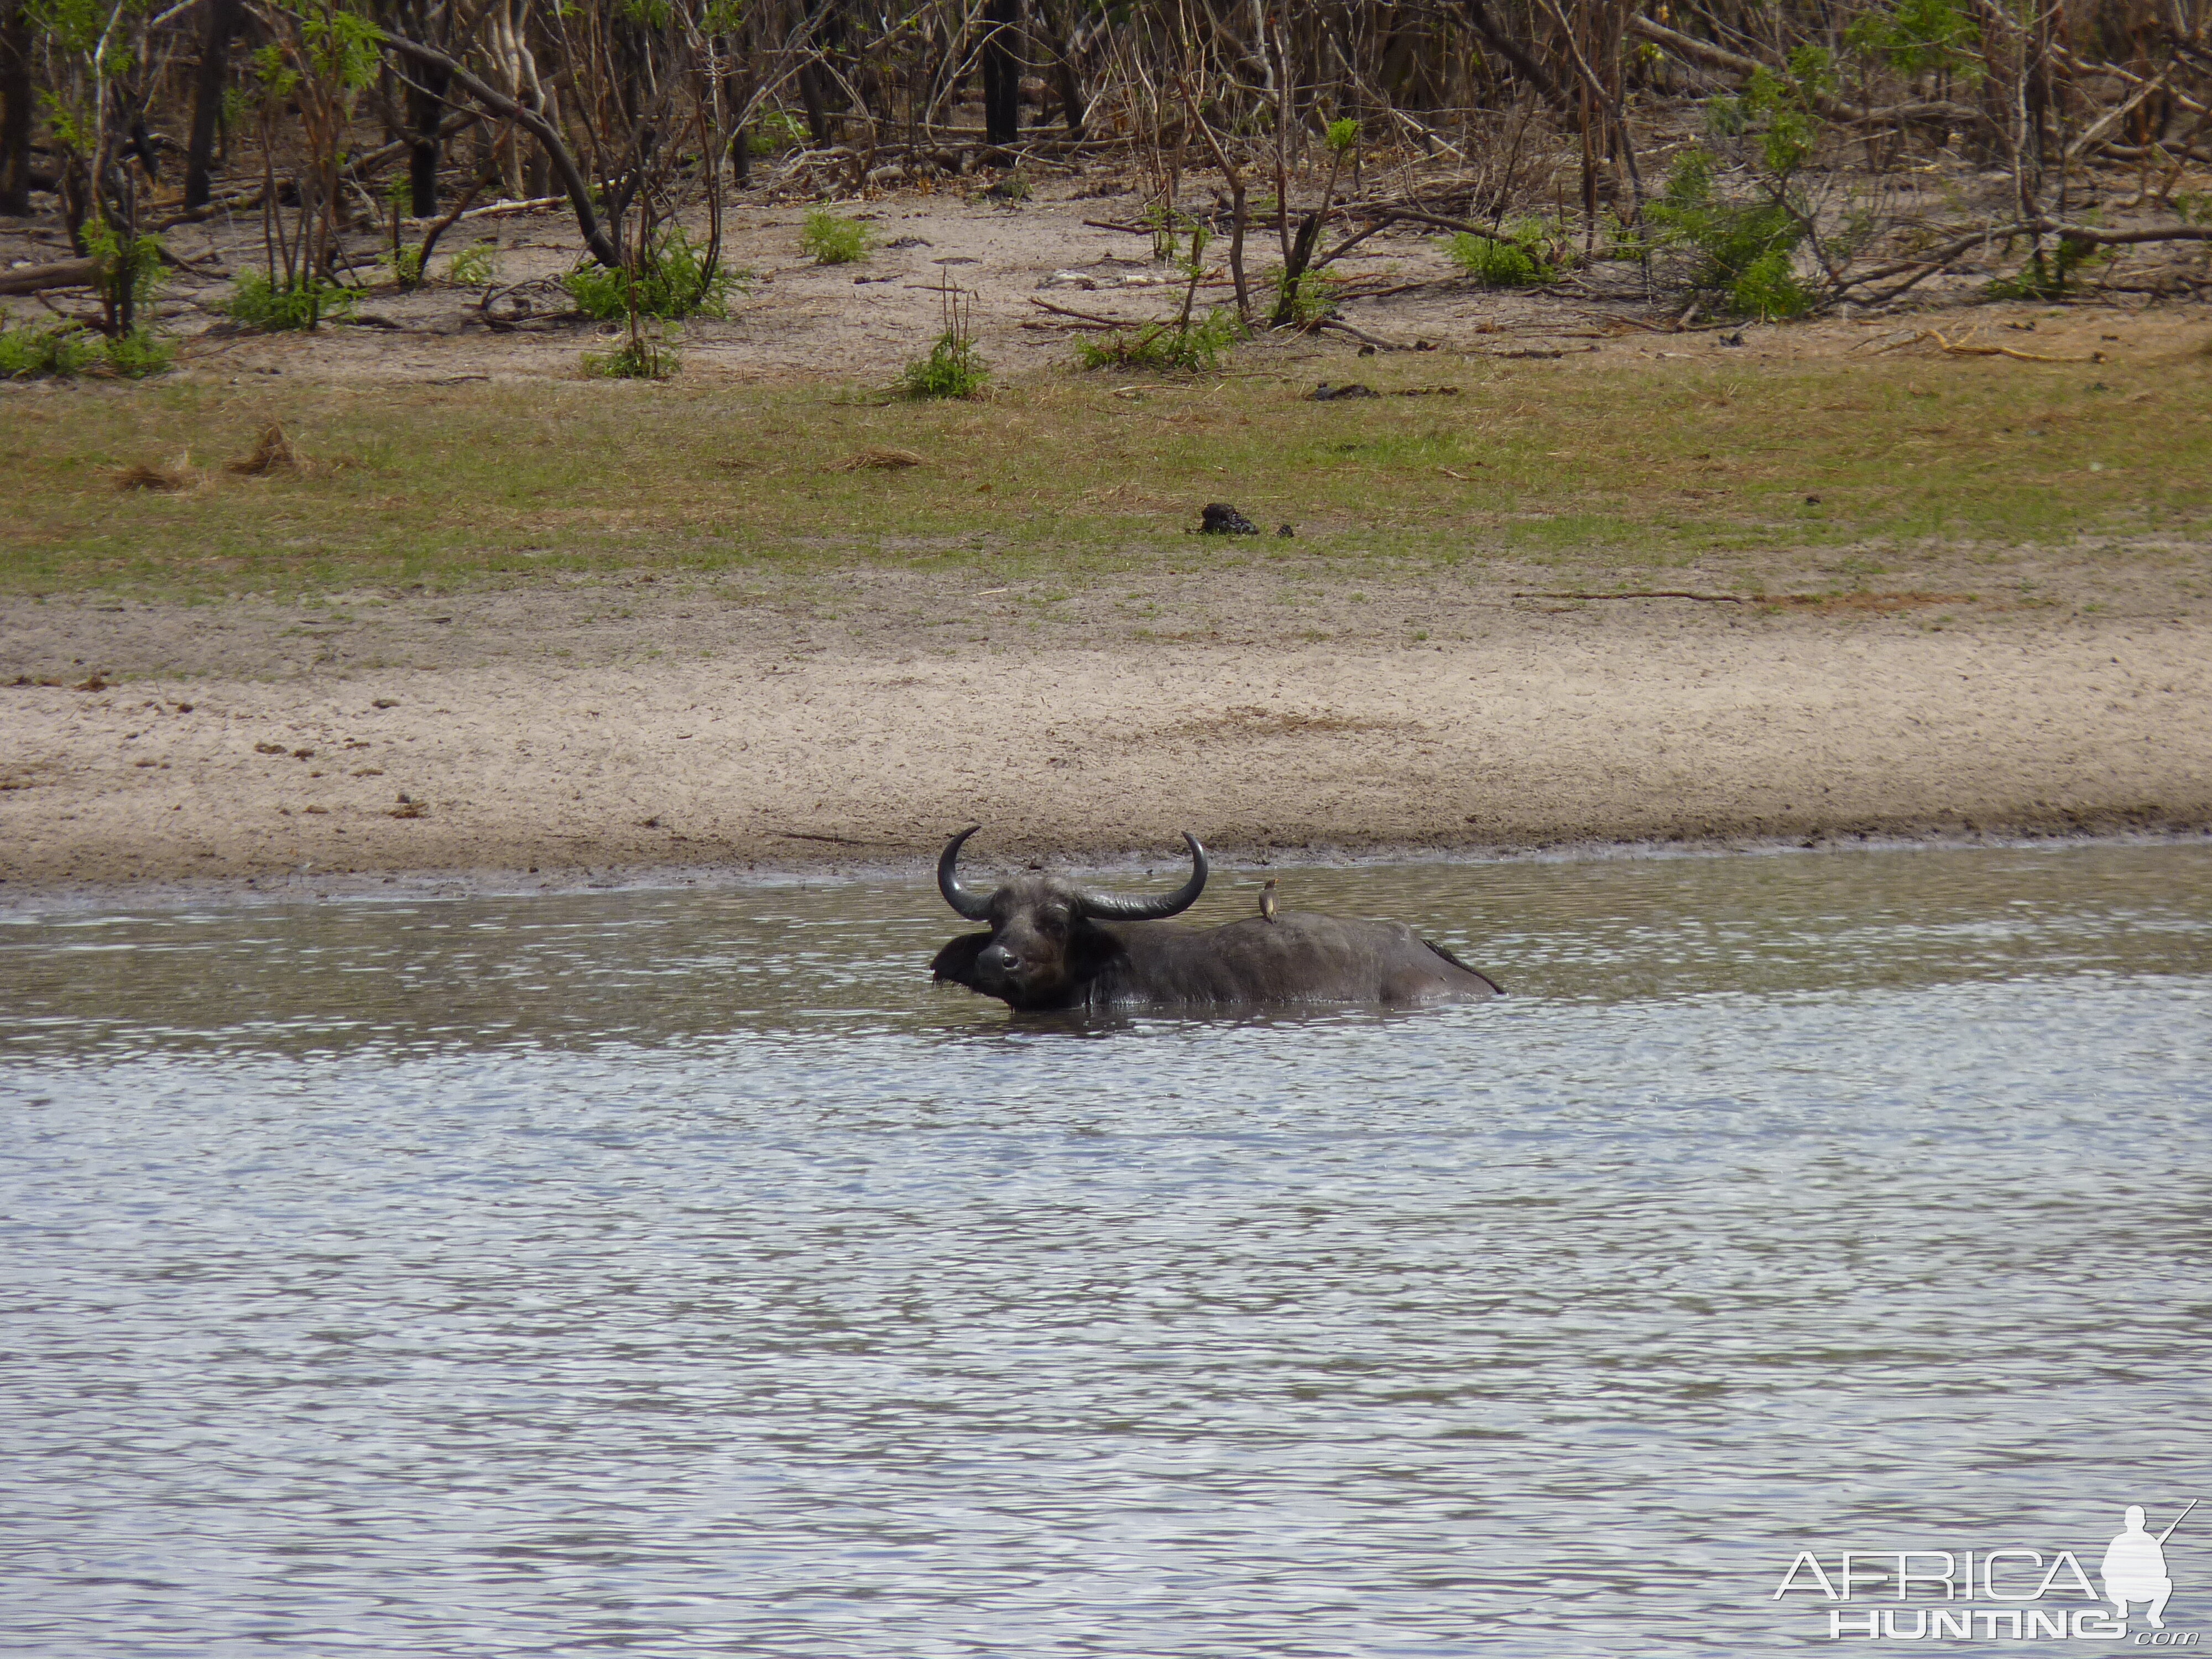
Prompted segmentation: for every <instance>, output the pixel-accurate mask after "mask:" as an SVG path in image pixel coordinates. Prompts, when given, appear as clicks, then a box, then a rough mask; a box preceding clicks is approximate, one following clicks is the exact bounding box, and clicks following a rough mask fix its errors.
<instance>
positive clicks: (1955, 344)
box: [1874, 328, 2105, 363]
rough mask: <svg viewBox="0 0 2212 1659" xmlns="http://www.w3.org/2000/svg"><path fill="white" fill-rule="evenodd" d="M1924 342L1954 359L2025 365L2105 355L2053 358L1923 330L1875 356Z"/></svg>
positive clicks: (1881, 348) (2098, 359)
mask: <svg viewBox="0 0 2212 1659" xmlns="http://www.w3.org/2000/svg"><path fill="white" fill-rule="evenodd" d="M1923 340H1933V341H1935V342H1936V344H1937V345H1939V346H1941V347H1942V348H1943V349H1944V350H1946V351H1948V352H1949V353H1950V354H1951V355H1952V356H1954V357H2011V358H2014V359H2015V360H2016V361H2018V362H2023V363H2101V362H2104V361H2105V354H2104V353H2103V352H2101V351H2093V352H2091V353H2090V354H2089V355H2088V356H2086V357H2052V356H2045V354H2044V353H2042V352H2039V351H2017V350H2015V349H2013V348H2012V347H2011V346H2002V345H1978V344H1976V343H1972V342H1970V341H1966V340H1951V339H1948V338H1947V337H1945V336H1944V334H1943V333H1942V331H1941V330H1940V329H1933V328H1923V329H1922V330H1921V331H1919V332H1918V333H1917V334H1915V335H1913V336H1912V337H1911V338H1910V339H1905V340H1892V341H1891V342H1890V343H1888V344H1887V345H1884V346H1877V347H1875V353H1874V355H1875V356H1877V357H1879V356H1881V355H1882V353H1884V352H1886V351H1902V350H1903V349H1905V347H1907V346H1914V345H1918V344H1919V343H1921V342H1922V341H1923Z"/></svg>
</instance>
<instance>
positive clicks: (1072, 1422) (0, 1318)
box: [0, 847, 2212, 1659]
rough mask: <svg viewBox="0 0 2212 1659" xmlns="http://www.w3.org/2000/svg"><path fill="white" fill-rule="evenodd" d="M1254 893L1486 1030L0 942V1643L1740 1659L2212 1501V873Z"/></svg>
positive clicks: (453, 941) (922, 930) (779, 964)
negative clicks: (1426, 965)
mask: <svg viewBox="0 0 2212 1659" xmlns="http://www.w3.org/2000/svg"><path fill="white" fill-rule="evenodd" d="M1159 879H1160V880H1162V881H1166V880H1171V879H1173V878H1172V877H1171V876H1170V875H1168V874H1167V873H1166V872H1163V874H1162V876H1161V877H1160V878H1159ZM1284 888H1285V897H1286V902H1287V903H1289V904H1290V905H1291V906H1294V907H1297V908H1321V909H1329V910H1334V911H1338V912H1340V913H1346V914H1364V915H1388V916H1394V917H1398V918H1401V919H1403V920H1406V921H1413V922H1415V923H1417V924H1418V925H1419V926H1421V927H1424V928H1425V930H1427V931H1428V932H1430V933H1431V934H1432V935H1433V936H1435V937H1437V938H1439V939H1443V940H1445V941H1446V942H1448V943H1449V944H1450V945H1452V946H1453V948H1454V949H1455V950H1457V951H1460V952H1461V953H1462V955H1464V956H1466V957H1468V960H1470V961H1472V962H1474V963H1478V964H1480V965H1481V966H1482V967H1484V968H1486V969H1489V970H1490V971H1492V973H1493V974H1495V975H1497V976H1498V978H1499V979H1501V980H1502V981H1504V983H1505V985H1506V986H1507V988H1508V989H1509V990H1510V992H1512V993H1513V994H1512V995H1511V996H1510V998H1509V999H1508V1000H1504V1001H1502V1002H1498V1003H1495V1004H1491V1005H1488V1006H1471V1007H1465V1008H1453V1009H1446V1010H1442V1011H1437V1012H1425V1013H1418V1014H1403V1015H1390V1016H1383V1015H1370V1014H1336V1015H1320V1016H1313V1017H1306V1018H1277V1019H1272V1020H1246V1021H1235V1020H1215V1021H1184V1020H1170V1019H1147V1020H1137V1021H1131V1022H1128V1023H1126V1024H1118V1025H1115V1026H1111V1027H1089V1028H1085V1027H1082V1026H1078V1025H1073V1024H1065V1023H1056V1022H1019V1023H1017V1022H1013V1021H1010V1019H1009V1018H1008V1017H1007V1016H1006V1013H1005V1012H1004V1011H1003V1010H1002V1009H1000V1008H999V1007H998V1006H997V1005H995V1004H989V1003H985V1002H982V1001H981V1000H977V999H975V998H972V997H970V996H969V995H968V994H966V993H964V992H959V991H947V990H935V989H933V988H932V987H930V986H929V985H928V983H927V962H928V957H929V953H930V952H931V951H933V949H934V948H935V946H936V945H939V944H940V943H942V942H943V940H945V939H947V938H949V937H951V935H952V934H953V933H955V932H957V931H959V930H960V927H961V924H959V923H958V922H957V921H956V920H955V919H954V918H952V917H951V915H949V914H948V913H947V912H945V909H944V908H943V907H942V905H941V904H940V903H939V902H938V900H937V899H936V897H935V896H934V894H933V892H931V891H930V890H928V889H927V887H924V886H921V885H904V884H901V885H881V884H878V885H848V886H832V887H816V888H801V887H781V888H773V887H761V888H750V889H744V890H729V891H722V892H714V893H702V892H697V891H685V892H681V893H671V892H661V891H647V892H636V891H631V892H610V893H597V894H591V895H585V896H532V897H514V898H489V899H482V898H480V899H471V900H465V901H452V902H438V901H430V900H422V899H413V900H404V901H398V900H395V901H391V902H338V901H332V902H323V903H316V904H306V903H302V904H294V905H266V906H259V907H240V908H223V909H210V910H204V911H161V912H151V911H149V912H137V913H134V912H115V913H101V912H87V911H81V910H80V911H65V912H54V913H49V914H44V915H40V914H36V913H33V912H28V911H19V912H16V913H14V914H12V915H7V916H0V951H4V960H0V987H4V988H0V1154H4V1161H0V1226H3V1227H4V1232H0V1243H4V1256H0V1261H4V1274H0V1482H4V1489H0V1500H4V1501H0V1562H4V1563H5V1565H4V1569H0V1575H4V1576H0V1583H4V1588H5V1595H4V1597H0V1639H4V1640H5V1642H6V1644H7V1645H8V1646H9V1648H10V1650H13V1651H17V1652H25V1653H35V1654H41V1655H46V1654H52V1655H101V1656H105V1655H111V1654H167V1653H174V1654H193V1655H222V1654H252V1653H264V1652H283V1653H298V1654H316V1655H321V1654H349V1655H351V1654H363V1655H385V1654H391V1655H442V1654H471V1655H476V1654H487V1655H489V1654H529V1655H566V1654H573V1653H579V1652H582V1651H586V1650H601V1649H619V1650H631V1651H635V1652H639V1653H646V1654H662V1653H666V1654H681V1653H689V1652H693V1651H700V1652H708V1651H711V1652H717V1653H731V1654H745V1655H760V1656H799V1655H805V1656H822V1659H876V1656H885V1659H889V1656H900V1659H906V1656H915V1659H926V1656H939V1655H944V1656H952V1655H983V1654H988V1655H1008V1656H1013V1655H1022V1656H1029V1655H1035V1656H1053V1655H1062V1654H1110V1655H1127V1656H1186V1655H1193V1656H1195V1655H1205V1656H1217V1655H1218V1656H1224V1659H1230V1656H1237V1659H1243V1656H1257V1655H1328V1656H1335V1655H1345V1656H1365V1655H1417V1654H1418V1655H1430V1654H1458V1653H1471V1652H1483V1653H1511V1654H1518V1653H1527V1654H1559V1655H1571V1656H1580V1655H1616V1654H1636V1653H1696V1652H1714V1653H1719V1652H1729V1653H1760V1652H1768V1651H1774V1650H1785V1649H1793V1648H1796V1647H1799V1646H1804V1645H1820V1646H1826V1645H1827V1624H1826V1608H1825V1606H1824V1604H1822V1603H1820V1601H1819V1599H1818V1597H1817V1596H1815V1597H1814V1598H1812V1599H1810V1600H1808V1599H1807V1598H1806V1597H1804V1596H1802V1595H1799V1596H1795V1597H1793V1598H1791V1599H1789V1600H1787V1601H1784V1602H1782V1603H1779V1604H1778V1603H1777V1602H1776V1601H1774V1600H1773V1598H1772V1592H1773V1590H1774V1589H1775V1588H1776V1586H1777V1584H1778V1582H1779V1581H1780V1578H1781V1577H1782V1574H1783V1571H1784V1569H1785V1568H1786V1567H1787V1565H1789V1563H1790V1559H1791V1557H1792V1556H1793V1555H1794V1554H1795V1553H1796V1552H1797V1551H1799V1550H1801V1549H1810V1550H1814V1551H1816V1552H1819V1553H1820V1554H1821V1555H1822V1556H1823V1557H1824V1558H1825V1559H1826V1560H1827V1562H1828V1564H1829V1567H1830V1570H1831V1571H1832V1570H1833V1567H1834V1557H1835V1554H1836V1553H1837V1552H1838V1551H1839V1550H1841V1549H1844V1548H1857V1549H1863V1550H1889V1551H1895V1550H1899V1549H1932V1550H1952V1551H1960V1550H1965V1549H1974V1550H1977V1551H1980V1550H1986V1549H1989V1548H1993V1547H2002V1546H2013V1545H2019V1546H2023V1547H2032V1548H2037V1549H2039V1550H2041V1551H2043V1552H2045V1554H2046V1555H2049V1554H2051V1553H2054V1552H2055V1551H2056V1550H2057V1549H2059V1548H2067V1549H2072V1550H2075V1551H2076V1552H2078V1553H2080V1555H2081V1559H2083V1561H2084V1562H2085V1563H2086V1564H2087V1566H2088V1568H2089V1570H2090V1571H2092V1572H2094V1571H2095V1570H2096V1559H2097V1558H2098V1557H2099V1556H2100V1554H2101V1553H2102V1550H2103V1547H2104V1545H2105V1543H2106V1541H2107V1540H2109V1539H2110V1537H2111V1536H2112V1534H2113V1533H2114V1532H2116V1531H2117V1530H2118V1511H2119V1510H2120V1508H2121V1507H2122V1506H2123V1505H2124V1504H2130V1503H2142V1504H2147V1505H2148V1506H2149V1507H2150V1509H2151V1510H2152V1516H2153V1521H2152V1524H2153V1526H2154V1528H2155V1527H2158V1526H2162V1525H2163V1524H2164V1522H2165V1521H2166V1520H2167V1519H2170V1518H2171V1517H2172V1514H2173V1513H2174V1512H2175V1511H2176V1510H2178V1508H2179V1504H2181V1503H2182V1502H2183V1501H2185V1499H2186V1498H2188V1497H2189V1496H2191V1495H2192V1494H2195V1493H2198V1492H2205V1493H2207V1495H2208V1496H2212V1482H2209V1481H2208V1480H2207V1476H2208V1474H2212V1467H2208V1464H2212V1457H2209V1456H2208V1449H2212V1345H2208V1339H2212V1271H2208V1262H2207V1256H2208V1255H2212V1228H2208V1211H2209V1210H2212V1202H2208V1197H2207V1177H2208V1175H2212V1082H2208V1060H2212V1020H2208V1018H2207V1016H2208V1013H2212V849H2206V848H2184V847H2142V848H2115V847H2101V848H2100V847H2087V848H2080V847H2077V848H2067V849H2063V850H2053V851H2037V852H2027V851H2021V852H2006V851H1987V850H1981V851H1972V852H1917V853H1885V854H1804V855H1789V856H1776V857H1761V858H1741V859H1733V860H1659V861H1649V862H1619V863H1597V864H1555V865H1515V866H1418V867H1411V868H1400V869H1380V868H1370V869H1361V870H1353V871H1337V872H1317V871H1294V872H1289V873H1287V874H1286V875H1285V877H1284ZM1251 894H1252V888H1251V884H1250V883H1249V880H1247V879H1245V878H1237V877H1233V876H1218V877H1217V879H1216V889H1215V893H1214V894H1213V895H1212V896H1209V898H1208V900H1207V902H1206V906H1205V907H1204V910H1203V911H1202V912H1201V915H1214V916H1215V917H1216V918H1217V919H1225V918H1226V917H1227V916H1229V915H1234V914H1237V912H1239V911H1241V910H1243V908H1246V907H1248V906H1249V903H1250V902H1251ZM2167 1558H2168V1563H2169V1570H2170V1571H2171V1572H2172V1576H2173V1577H2174V1578H2175V1581H2176V1583H2177V1584H2178V1586H2179V1588H2178V1589H2177V1590H2176V1593H2175V1597H2174V1601H2173V1603H2172V1607H2170V1609H2169V1611H2168V1615H2167V1617H2168V1623H2169V1625H2170V1626H2172V1627H2173V1628H2175V1629H2176V1630H2181V1629H2193V1628H2206V1627H2212V1510H2199V1511H2198V1514H2197V1516H2195V1517H2192V1518H2191V1520H2190V1521H2189V1522H2186V1523H2185V1525H2184V1526H2183V1528H2181V1529H2180V1531H2179V1533H2177V1534H2176V1535H2175V1536H2174V1538H2173V1539H2172V1541H2170V1543H2169V1544H2168V1546H2167ZM2018 1593H2019V1594H2022V1595H2025V1594H2026V1593H2027V1592H2026V1590H2025V1589H2021V1590H2020V1591H2019V1592H2018ZM2075 1601H2076V1602H2078V1601H2079V1598H2078V1597H2077V1598H2075ZM1892 1605H1894V1604H1892ZM1982 1605H1984V1606H1988V1605H1992V1604H1991V1603H1989V1602H1987V1601H1984V1602H1983V1603H1982ZM2136 1628H2137V1629H2140V1628H2141V1622H2140V1609H2138V1615H2137V1626H2136ZM1993 1645H1996V1646H2002V1647H2004V1648H2005V1649H2007V1650H2009V1651H2013V1652H2020V1651H2031V1650H2039V1649H2038V1646H2037V1644H2035V1643H2034V1642H2027V1643H2017V1642H2000V1643H1996V1644H1993ZM2119 1645H2120V1644H2117V1643H2109V1642H2108V1643H2107V1644H2106V1648H2105V1649H2104V1650H2106V1651H2112V1650H2116V1649H2117V1648H2118V1646H2119ZM2044 1650H2049V1651H2053V1652H2058V1651H2076V1652H2081V1651H2096V1649H2095V1647H2094V1646H2093V1644H2092V1645H2089V1646H2087V1647H2085V1646H2084V1644H2082V1643H2081V1642H2080V1641H2074V1640H2069V1641H2068V1642H2065V1643H2047V1644H2044Z"/></svg>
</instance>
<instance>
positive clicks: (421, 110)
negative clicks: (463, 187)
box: [407, 64, 450, 219]
mask: <svg viewBox="0 0 2212 1659" xmlns="http://www.w3.org/2000/svg"><path fill="white" fill-rule="evenodd" d="M449 81H450V77H449V76H448V75H447V71H446V70H442V69H440V68H438V67H437V66H436V65H435V64H422V65H418V66H417V67H416V70H415V73H414V75H413V76H412V78H411V79H410V81H409V82H408V86H407V125H409V126H410V128H412V129H413V131H414V142H413V143H412V144H411V145H410V147H409V149H408V152H407V186H408V197H409V200H408V204H407V211H408V212H409V214H410V216H413V217H415V218H417V219H428V218H430V217H432V216H435V214H436V213H437V211H438V161H439V152H440V151H441V149H443V148H444V146H443V144H442V143H441V140H440V137H439V131H438V129H439V125H440V124H441V122H442V121H443V119H444V118H445V113H446V88H447V85H448V84H449Z"/></svg>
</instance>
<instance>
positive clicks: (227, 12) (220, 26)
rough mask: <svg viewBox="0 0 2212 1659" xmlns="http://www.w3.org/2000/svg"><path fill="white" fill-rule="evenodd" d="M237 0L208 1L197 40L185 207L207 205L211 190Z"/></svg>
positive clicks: (235, 26) (237, 20)
mask: <svg viewBox="0 0 2212 1659" xmlns="http://www.w3.org/2000/svg"><path fill="white" fill-rule="evenodd" d="M243 9H244V7H243V5H242V3H241V0H208V15H207V33H205V34H204V36H203V37H202V38H201V40H200V65H199V70H198V72H197V74H196V75H194V76H193V77H192V133H191V141H190V142H189V143H187V144H186V145H185V208H186V209H187V210H190V209H192V208H196V207H204V206H206V205H207V203H208V200H209V198H210V197H211V196H213V195H214V193H215V192H214V190H213V189H212V187H211V186H210V184H209V181H208V173H209V170H210V167H213V166H214V163H215V138H216V131H217V130H218V129H219V128H220V127H221V126H222V94H223V88H224V84H225V83H226V82H228V80H229V79H230V42H231V37H232V36H233V35H234V34H236V33H238V24H239V15H240V12H241V11H242V10H243Z"/></svg>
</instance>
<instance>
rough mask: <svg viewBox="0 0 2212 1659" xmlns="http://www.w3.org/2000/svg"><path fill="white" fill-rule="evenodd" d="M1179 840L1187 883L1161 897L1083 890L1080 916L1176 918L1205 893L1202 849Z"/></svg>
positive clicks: (1189, 838) (1188, 838)
mask: <svg viewBox="0 0 2212 1659" xmlns="http://www.w3.org/2000/svg"><path fill="white" fill-rule="evenodd" d="M1182 838H1183V840H1184V842H1186V843H1187V844H1188V846H1189V848H1190V879H1189V880H1188V881H1187V882H1185V883H1183V884H1182V886H1180V887H1178V888H1176V890H1175V891H1174V892H1172V893H1170V894H1169V895H1168V896H1166V897H1164V898H1149V899H1135V898H1117V897H1115V896H1114V895H1113V894H1111V893H1092V892H1087V891H1086V892H1085V894H1084V895H1083V912H1084V914H1085V915H1088V916H1095V917H1096V918H1097V919H1098V920H1099V921H1158V920H1159V919H1160V918H1161V917H1162V916H1172V915H1181V914H1182V912H1183V911H1185V910H1188V909H1189V908H1190V907H1191V906H1192V905H1194V904H1195V903H1197V902H1198V896H1199V895H1200V893H1203V892H1204V891H1205V890H1206V848H1203V847H1201V846H1200V845H1199V844H1198V837H1197V836H1194V835H1192V834H1191V833H1190V831H1189V830H1188V829H1186V830H1184V831H1183V832H1182ZM956 844H957V843H956ZM947 856H948V857H949V856H951V855H950V854H947ZM947 896H948V897H949V896H950V895H949V894H948V895H947Z"/></svg>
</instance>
